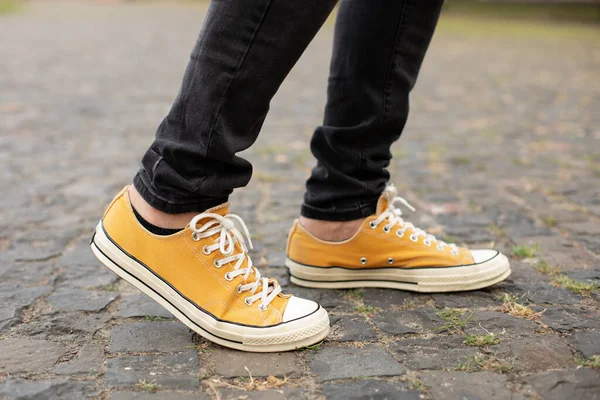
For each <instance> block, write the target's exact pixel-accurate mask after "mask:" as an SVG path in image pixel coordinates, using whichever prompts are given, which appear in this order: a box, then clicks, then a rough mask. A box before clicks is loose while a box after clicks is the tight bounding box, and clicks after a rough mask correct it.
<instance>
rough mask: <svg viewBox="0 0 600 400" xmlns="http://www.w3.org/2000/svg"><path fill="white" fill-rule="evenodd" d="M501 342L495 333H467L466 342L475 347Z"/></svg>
mask: <svg viewBox="0 0 600 400" xmlns="http://www.w3.org/2000/svg"><path fill="white" fill-rule="evenodd" d="M498 343H500V338H499V337H497V336H496V335H494V334H493V333H488V334H487V335H465V341H464V344H466V345H467V346H473V347H485V346H493V345H496V344H498Z"/></svg>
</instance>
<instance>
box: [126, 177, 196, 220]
mask: <svg viewBox="0 0 600 400" xmlns="http://www.w3.org/2000/svg"><path fill="white" fill-rule="evenodd" d="M129 200H130V201H131V206H132V207H133V208H134V209H135V211H137V213H138V214H139V215H141V216H142V218H143V219H144V220H146V221H148V222H149V223H151V224H152V225H155V226H157V227H160V228H165V229H183V228H185V227H186V226H187V224H188V223H189V222H190V221H191V219H192V218H194V217H195V216H196V214H198V213H196V212H191V213H185V214H167V213H166V212H163V211H160V210H157V209H156V208H154V207H152V206H151V205H150V204H148V202H146V200H144V198H143V197H142V196H141V195H140V194H139V192H138V191H137V190H136V189H135V187H133V186H130V187H129Z"/></svg>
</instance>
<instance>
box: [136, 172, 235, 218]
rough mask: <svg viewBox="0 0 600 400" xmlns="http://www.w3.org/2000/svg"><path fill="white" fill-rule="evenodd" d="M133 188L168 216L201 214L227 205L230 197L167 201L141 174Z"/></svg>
mask: <svg viewBox="0 0 600 400" xmlns="http://www.w3.org/2000/svg"><path fill="white" fill-rule="evenodd" d="M133 186H134V187H135V189H136V190H137V191H138V193H139V194H140V196H142V198H143V199H144V200H146V202H147V203H148V204H150V205H151V206H152V207H154V208H156V209H157V210H160V211H162V212H165V213H167V214H183V213H188V212H197V213H201V212H204V211H206V210H208V209H209V208H213V207H216V206H219V205H221V204H224V203H227V201H228V200H229V199H228V197H223V198H205V199H194V200H193V201H190V199H189V198H188V199H185V200H183V199H182V200H181V201H177V200H174V201H171V200H169V201H167V200H165V199H164V198H161V197H160V196H159V195H157V194H156V192H155V191H154V189H153V188H152V187H151V186H150V185H149V184H147V183H146V182H145V181H144V179H143V177H142V176H141V175H140V174H139V173H138V174H136V175H135V177H134V178H133Z"/></svg>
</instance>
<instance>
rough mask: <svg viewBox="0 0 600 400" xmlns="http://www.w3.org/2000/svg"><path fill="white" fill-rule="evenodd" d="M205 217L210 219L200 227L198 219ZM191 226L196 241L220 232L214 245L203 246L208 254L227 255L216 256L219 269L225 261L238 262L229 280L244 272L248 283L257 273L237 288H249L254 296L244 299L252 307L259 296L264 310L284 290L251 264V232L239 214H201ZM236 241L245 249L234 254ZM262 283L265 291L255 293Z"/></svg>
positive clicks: (242, 289)
mask: <svg viewBox="0 0 600 400" xmlns="http://www.w3.org/2000/svg"><path fill="white" fill-rule="evenodd" d="M203 219H208V220H209V221H208V222H206V223H204V224H202V225H201V226H200V227H198V222H199V221H201V220H203ZM236 222H237V223H238V224H239V226H240V227H241V228H242V231H243V232H244V234H243V235H242V233H241V232H240V231H239V229H238V228H237V227H236ZM190 228H191V229H192V231H194V233H193V234H192V239H193V240H194V241H199V240H200V239H202V238H207V237H210V236H213V235H215V234H217V233H219V234H220V236H219V239H218V240H217V241H216V242H215V244H213V245H210V246H208V245H207V246H204V247H203V248H202V252H203V253H204V254H206V255H209V254H211V253H212V252H214V251H217V250H219V251H220V252H221V254H223V255H224V256H225V257H224V258H218V259H215V262H214V266H215V267H216V268H221V267H223V265H225V264H228V263H230V262H234V261H236V263H235V266H234V267H233V271H230V272H227V273H226V274H225V279H226V280H227V281H232V280H233V279H234V278H235V277H237V276H239V275H243V276H244V282H246V281H247V280H248V277H249V276H250V274H252V273H253V272H254V275H255V276H256V279H255V280H254V282H251V283H246V284H240V285H239V286H238V287H237V292H238V293H240V294H241V293H242V292H245V291H247V290H250V292H251V295H250V296H248V297H246V299H245V300H244V301H245V302H246V304H248V305H249V306H250V305H252V304H253V303H254V302H255V301H257V300H259V299H260V300H261V303H260V304H259V305H258V308H259V309H261V310H263V311H264V310H266V309H267V306H268V305H269V304H270V303H271V301H273V299H274V298H275V296H277V295H278V294H279V293H281V286H279V285H278V284H276V283H275V281H270V280H269V279H268V278H261V277H260V272H259V271H258V269H256V267H254V266H253V265H252V260H251V259H250V256H248V250H249V248H250V249H252V240H250V232H248V228H247V227H246V224H245V223H244V221H243V220H242V219H241V218H240V217H239V216H237V215H235V214H227V215H225V216H222V215H219V214H214V213H202V214H198V215H196V216H195V217H194V218H192V221H191V222H190ZM246 239H247V240H248V246H247V245H246ZM236 243H239V244H240V246H241V247H242V252H241V253H237V254H233V253H234V251H235V244H236ZM246 258H247V259H248V264H247V266H246V268H242V265H243V264H244V259H246ZM260 286H262V290H260V292H259V293H256V292H257V291H258V288H259V287H260Z"/></svg>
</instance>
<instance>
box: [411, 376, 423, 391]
mask: <svg viewBox="0 0 600 400" xmlns="http://www.w3.org/2000/svg"><path fill="white" fill-rule="evenodd" d="M410 386H411V387H412V388H413V389H414V390H418V391H419V392H425V391H426V390H427V385H425V382H423V381H422V380H420V379H419V378H414V379H411V380H410Z"/></svg>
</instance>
